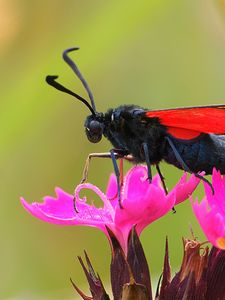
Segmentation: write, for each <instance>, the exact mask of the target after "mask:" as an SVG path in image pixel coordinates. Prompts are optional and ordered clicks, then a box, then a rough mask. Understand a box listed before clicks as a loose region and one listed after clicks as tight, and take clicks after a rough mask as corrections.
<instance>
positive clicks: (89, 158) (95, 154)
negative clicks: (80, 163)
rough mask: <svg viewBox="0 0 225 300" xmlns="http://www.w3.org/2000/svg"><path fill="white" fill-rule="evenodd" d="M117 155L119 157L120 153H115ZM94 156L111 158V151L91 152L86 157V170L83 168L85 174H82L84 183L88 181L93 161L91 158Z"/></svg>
mask: <svg viewBox="0 0 225 300" xmlns="http://www.w3.org/2000/svg"><path fill="white" fill-rule="evenodd" d="M115 156H116V157H117V156H118V154H117V153H115ZM94 157H98V158H111V153H110V152H103V153H90V154H89V155H88V157H87V159H86V162H85V165H84V170H83V176H82V180H81V183H84V182H86V181H87V179H88V170H89V166H90V162H91V159H92V158H94Z"/></svg>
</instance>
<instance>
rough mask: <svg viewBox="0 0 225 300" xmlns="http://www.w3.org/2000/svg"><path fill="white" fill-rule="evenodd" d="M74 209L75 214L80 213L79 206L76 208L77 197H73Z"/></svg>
mask: <svg viewBox="0 0 225 300" xmlns="http://www.w3.org/2000/svg"><path fill="white" fill-rule="evenodd" d="M73 208H74V211H75V213H77V214H78V213H79V210H78V209H77V206H76V197H75V195H74V196H73Z"/></svg>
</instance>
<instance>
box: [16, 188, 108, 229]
mask: <svg viewBox="0 0 225 300" xmlns="http://www.w3.org/2000/svg"><path fill="white" fill-rule="evenodd" d="M89 188H92V186H89ZM56 195H57V198H53V197H50V196H47V197H45V198H44V202H43V203H36V202H34V203H32V204H28V203H27V202H26V201H25V200H24V199H23V198H21V202H22V205H23V206H24V208H25V209H26V210H27V211H29V212H30V213H31V214H32V215H33V216H35V217H37V218H39V219H41V220H43V221H45V222H49V223H53V224H60V225H88V226H94V227H97V228H99V229H101V230H103V231H105V224H109V225H110V224H111V223H112V217H111V214H110V213H109V211H107V210H105V209H103V208H96V207H95V206H93V205H89V204H86V203H85V200H83V201H76V206H77V209H78V211H79V212H78V213H76V212H75V210H74V206H73V196H72V195H70V194H67V193H65V192H64V191H63V190H61V189H60V188H56Z"/></svg>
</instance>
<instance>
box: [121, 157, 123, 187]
mask: <svg viewBox="0 0 225 300" xmlns="http://www.w3.org/2000/svg"><path fill="white" fill-rule="evenodd" d="M120 186H121V187H122V186H123V158H121V159H120Z"/></svg>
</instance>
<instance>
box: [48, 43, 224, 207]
mask: <svg viewBox="0 0 225 300" xmlns="http://www.w3.org/2000/svg"><path fill="white" fill-rule="evenodd" d="M78 49H79V48H78V47H74V48H70V49H67V50H65V51H64V52H63V59H64V61H65V62H66V63H67V64H68V65H69V67H70V68H71V69H72V70H73V72H74V73H75V74H76V75H77V77H78V78H79V79H80V81H81V82H82V84H83V86H84V88H85V90H86V92H87V94H88V97H89V99H90V103H89V102H88V101H87V100H86V99H84V98H83V97H81V96H80V95H78V94H76V93H74V92H72V91H71V90H69V89H67V88H66V87H64V86H62V85H61V84H60V83H58V82H57V81H56V79H57V78H58V76H50V75H49V76H47V77H46V81H47V83H48V84H49V85H51V86H53V87H54V88H56V89H58V90H60V91H61V92H64V93H67V94H70V95H72V96H74V97H75V98H77V99H78V100H80V101H81V102H83V103H84V104H85V105H86V106H87V107H88V109H89V110H90V112H91V115H89V116H88V117H87V118H86V121H85V123H84V127H85V132H86V135H87V138H88V140H89V141H90V142H92V143H98V142H99V141H100V140H101V138H102V136H103V135H104V136H105V137H106V138H107V139H108V140H109V141H110V142H111V144H112V146H113V149H112V150H110V151H109V152H107V153H91V154H89V155H88V158H87V161H86V164H85V168H84V173H83V179H82V182H84V181H85V180H86V179H87V173H88V166H89V163H90V159H91V158H92V157H109V158H111V159H112V162H113V166H114V171H115V174H116V177H117V184H118V195H119V198H120V188H121V181H120V171H121V170H120V168H119V167H118V165H117V161H116V159H117V158H124V159H127V160H129V161H131V162H133V163H135V164H137V163H143V162H145V163H146V165H147V169H148V178H149V181H151V178H152V173H151V166H152V165H155V166H156V169H157V171H158V173H159V175H160V178H161V180H162V184H163V186H164V189H165V191H167V189H166V185H165V182H164V178H163V176H162V173H161V171H160V168H159V163H160V162H161V161H162V160H164V161H166V162H167V163H169V164H172V165H174V166H176V167H177V168H179V169H182V170H184V171H186V172H189V173H193V174H195V176H196V177H199V178H201V179H202V180H204V181H206V182H207V183H208V184H209V185H210V186H211V183H210V182H209V181H208V180H207V179H206V178H204V177H203V176H202V175H200V174H199V172H201V171H204V172H205V174H206V175H207V174H212V170H213V168H214V167H215V168H216V169H217V170H220V172H221V173H222V174H225V105H209V106H197V107H182V108H173V109H163V110H149V109H144V108H141V107H139V106H137V105H121V106H119V107H117V108H115V109H109V110H108V111H107V112H106V113H100V112H97V110H96V107H95V102H94V98H93V94H92V92H91V90H90V88H89V86H88V84H87V82H86V80H85V79H84V77H83V76H82V74H81V73H80V71H79V69H78V67H77V65H76V64H75V63H74V61H73V60H71V58H70V57H69V56H68V53H69V52H71V51H74V50H78ZM211 188H212V186H211ZM212 190H213V188H212ZM119 201H120V200H119Z"/></svg>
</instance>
